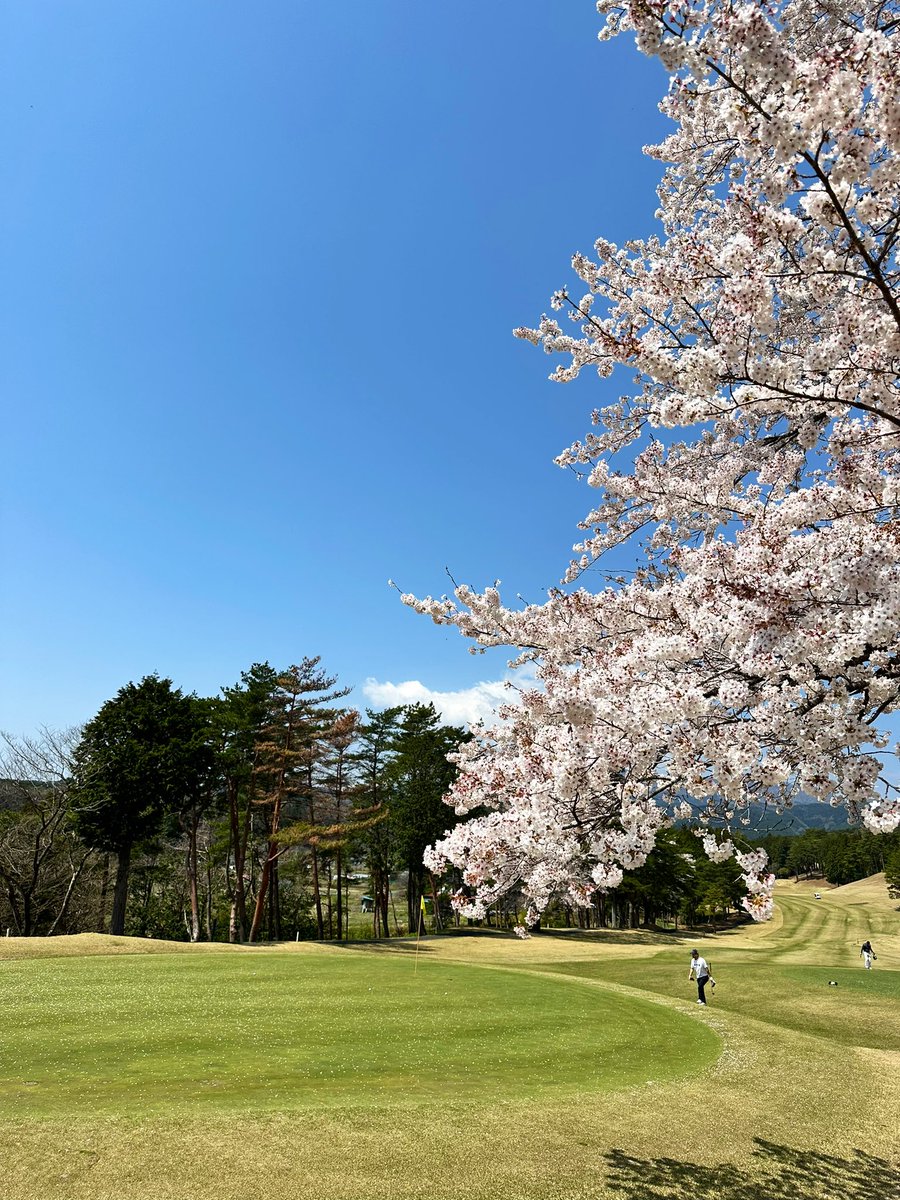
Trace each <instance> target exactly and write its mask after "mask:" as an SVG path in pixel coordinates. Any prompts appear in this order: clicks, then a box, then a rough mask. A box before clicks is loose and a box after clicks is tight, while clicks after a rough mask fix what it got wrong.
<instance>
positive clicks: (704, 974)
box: [688, 950, 709, 1004]
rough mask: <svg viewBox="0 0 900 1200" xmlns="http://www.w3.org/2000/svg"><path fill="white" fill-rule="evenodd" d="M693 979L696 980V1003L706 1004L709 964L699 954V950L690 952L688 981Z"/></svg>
mask: <svg viewBox="0 0 900 1200" xmlns="http://www.w3.org/2000/svg"><path fill="white" fill-rule="evenodd" d="M691 976H693V977H694V979H696V980H697V1003H698V1004H705V1003H706V985H707V984H708V983H709V963H708V962H707V961H706V959H705V958H703V956H702V955H701V954H700V951H699V950H692V951H691V969H690V970H689V971H688V979H690V978H691Z"/></svg>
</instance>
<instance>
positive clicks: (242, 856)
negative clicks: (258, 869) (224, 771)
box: [228, 779, 250, 942]
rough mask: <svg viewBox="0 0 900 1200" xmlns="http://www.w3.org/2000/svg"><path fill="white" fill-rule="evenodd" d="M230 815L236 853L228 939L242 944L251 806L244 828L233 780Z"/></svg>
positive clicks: (248, 807)
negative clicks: (245, 869) (245, 868)
mask: <svg viewBox="0 0 900 1200" xmlns="http://www.w3.org/2000/svg"><path fill="white" fill-rule="evenodd" d="M228 813H229V817H230V821H231V848H232V851H233V853H234V902H233V907H232V914H233V915H232V921H231V926H230V928H229V931H228V937H229V940H230V941H232V942H235V941H237V942H242V941H244V939H245V938H246V936H247V892H246V889H245V887H244V866H245V864H246V861H247V841H248V834H249V826H250V805H249V803H248V805H247V811H246V813H245V814H244V817H245V819H244V822H243V828H242V823H241V819H240V818H241V814H240V791H239V788H238V785H237V782H236V781H235V780H233V779H229V781H228Z"/></svg>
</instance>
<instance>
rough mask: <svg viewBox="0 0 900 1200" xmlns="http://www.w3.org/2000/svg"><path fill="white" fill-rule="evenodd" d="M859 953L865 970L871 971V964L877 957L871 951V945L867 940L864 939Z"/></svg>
mask: <svg viewBox="0 0 900 1200" xmlns="http://www.w3.org/2000/svg"><path fill="white" fill-rule="evenodd" d="M859 952H860V954H861V955H862V956H863V963H864V964H865V968H866V970H867V971H871V970H872V963H873V961H874V960H875V959H876V958H877V957H878V955H877V954H876V953H875V951H874V950H873V949H872V943H871V942H870V941H869V939H868V938H866V940H865V941H864V942H863V944H862V945H861V946H860V948H859Z"/></svg>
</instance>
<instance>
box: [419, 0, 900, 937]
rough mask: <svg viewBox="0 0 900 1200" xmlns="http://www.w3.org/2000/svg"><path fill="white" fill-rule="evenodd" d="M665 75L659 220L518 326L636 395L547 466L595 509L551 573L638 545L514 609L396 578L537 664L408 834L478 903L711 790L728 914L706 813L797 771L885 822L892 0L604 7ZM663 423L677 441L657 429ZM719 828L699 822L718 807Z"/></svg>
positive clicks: (591, 262)
mask: <svg viewBox="0 0 900 1200" xmlns="http://www.w3.org/2000/svg"><path fill="white" fill-rule="evenodd" d="M598 9H599V11H600V12H601V14H603V15H604V17H605V20H606V24H605V27H604V31H603V33H602V35H601V36H602V37H603V38H606V37H610V36H613V35H614V34H617V33H620V32H623V31H626V30H630V31H632V32H633V33H634V36H635V38H636V40H637V44H638V47H639V48H640V49H641V50H642V51H643V52H644V53H647V54H652V55H656V56H657V57H659V58H660V59H661V60H662V62H663V63H664V64H665V66H666V67H667V68H668V69H669V70H670V71H671V72H672V77H671V83H670V88H669V93H668V96H667V97H666V99H665V101H664V102H663V105H662V108H663V111H664V112H665V113H667V114H668V116H670V117H671V118H672V120H673V122H674V123H675V129H674V132H673V133H672V134H671V136H669V137H668V138H667V139H666V140H665V141H664V142H663V143H662V144H661V145H660V146H656V147H651V148H649V150H648V153H650V154H651V155H653V156H654V157H656V158H658V159H660V160H661V161H664V162H666V163H668V164H669V165H668V166H667V168H666V170H665V173H664V175H663V179H662V183H661V185H660V188H659V203H660V208H659V214H658V215H659V217H660V220H661V230H662V232H661V234H660V235H659V236H657V237H653V238H650V239H647V240H644V241H633V242H629V243H627V244H626V245H625V246H623V247H618V246H615V245H613V244H612V243H610V242H608V241H606V240H604V239H599V240H598V241H597V242H596V243H595V245H594V251H593V255H590V256H588V255H583V254H577V255H576V256H575V258H574V260H573V266H574V270H575V273H576V275H577V276H578V278H579V281H580V286H581V288H582V289H584V294H583V296H582V297H581V298H580V299H571V298H570V296H569V293H568V291H567V290H561V291H558V292H557V293H555V295H554V296H553V299H552V302H551V303H552V308H553V309H554V310H555V311H559V312H562V311H565V312H567V314H568V317H569V318H571V324H572V328H571V330H570V331H569V332H567V331H566V330H565V329H564V327H563V325H562V324H561V323H560V321H559V320H557V319H556V318H555V317H549V316H544V317H543V318H542V319H541V321H540V323H539V325H538V326H537V327H536V328H534V329H520V330H517V331H516V332H517V334H518V336H521V337H524V338H526V339H528V340H530V341H532V342H534V343H535V344H537V345H540V346H542V347H543V349H544V350H545V351H546V352H547V353H550V354H554V355H556V354H561V355H563V356H564V359H565V361H564V363H563V365H561V366H559V367H558V368H557V369H556V370H555V371H554V373H553V376H552V378H554V379H556V380H559V381H567V380H570V379H574V378H575V377H576V376H578V375H579V374H580V372H581V371H582V370H583V369H584V368H585V367H591V368H594V369H595V370H596V371H597V372H598V373H599V374H600V375H601V376H604V377H605V376H608V375H609V374H610V373H611V372H612V371H613V370H614V368H615V367H616V366H625V367H627V368H628V370H629V371H630V372H631V373H632V375H635V374H636V375H637V378H638V380H639V383H640V387H639V389H638V390H637V391H636V392H635V393H634V394H632V395H629V396H625V397H623V398H622V399H621V400H620V401H619V402H618V403H616V404H612V405H608V406H606V407H605V408H603V409H601V410H599V411H597V412H595V413H594V416H593V428H592V430H591V432H590V433H589V434H588V435H587V436H585V437H584V438H582V439H581V440H579V441H576V442H575V443H573V444H572V445H571V446H569V447H568V448H567V449H566V450H564V451H563V452H562V453H561V454H560V455H559V456H558V458H557V462H558V463H559V464H560V465H562V466H565V467H569V468H573V469H575V470H577V471H579V472H582V473H583V474H584V475H585V476H586V477H587V479H588V481H589V483H590V484H591V486H592V487H594V488H595V489H596V492H597V500H596V503H595V504H594V505H593V507H592V509H591V511H590V513H589V514H588V515H587V516H586V518H585V520H584V521H583V523H582V531H583V537H582V538H581V540H580V541H579V543H578V544H577V545H576V546H575V557H574V558H573V559H572V561H571V563H570V565H569V568H568V571H567V573H566V577H565V582H566V583H569V584H573V583H575V582H576V581H578V580H579V579H580V578H581V577H582V576H583V575H584V573H585V572H586V571H589V570H591V569H595V568H596V564H597V563H598V561H599V560H600V559H601V558H602V556H603V555H604V554H605V553H606V552H607V551H608V550H610V549H611V548H613V547H622V546H624V545H627V544H632V545H633V547H634V552H635V554H636V555H640V556H641V558H642V566H641V568H640V570H638V572H637V573H636V575H635V576H634V578H633V579H631V580H630V581H628V582H626V581H625V580H623V579H618V580H616V581H614V582H611V583H609V584H607V586H605V587H603V588H602V589H600V590H588V589H587V588H586V587H583V586H582V587H579V588H578V589H577V590H574V591H565V590H559V591H555V592H553V593H552V594H551V595H550V596H549V598H548V600H547V601H546V603H544V604H541V605H529V606H527V607H525V608H508V607H506V606H505V605H504V604H503V603H502V601H501V597H500V594H499V591H498V590H497V588H496V587H491V588H487V589H485V590H484V591H483V592H477V591H475V590H473V589H471V588H469V587H465V586H463V587H459V588H457V590H456V592H455V595H454V596H453V597H441V598H439V599H433V598H431V597H426V598H424V599H417V598H415V597H412V596H405V597H404V600H405V602H406V603H408V604H410V605H411V606H412V607H414V608H415V609H417V610H418V611H420V612H423V613H427V614H428V615H430V616H431V617H432V618H433V619H434V620H435V621H436V622H438V623H439V624H451V625H455V626H456V627H457V628H458V629H459V631H460V633H462V634H463V635H464V636H466V637H468V638H470V639H472V641H473V643H474V645H475V646H476V647H487V646H497V645H503V646H511V647H515V648H517V650H518V651H519V654H520V658H519V660H518V661H525V660H530V661H533V662H534V663H535V667H536V677H537V685H536V686H535V687H534V688H533V689H532V690H531V691H529V692H527V693H525V694H524V695H523V696H522V698H521V703H520V704H518V705H516V706H510V707H509V708H508V709H507V710H505V711H504V713H503V714H502V716H503V719H502V720H501V722H500V723H498V724H497V725H496V726H495V727H494V728H492V729H489V730H482V731H480V734H479V736H478V737H476V739H475V740H474V741H473V742H471V743H470V744H468V745H466V746H464V747H463V748H462V749H461V751H460V753H459V765H460V775H459V779H458V781H457V783H456V785H455V787H454V789H453V792H452V794H451V796H450V797H449V800H450V802H451V803H452V804H453V805H454V806H455V808H456V810H457V812H459V813H461V814H473V813H475V812H476V810H477V815H473V816H470V817H469V819H468V820H467V821H465V822H464V823H462V824H460V825H459V826H458V827H457V828H456V829H455V830H454V831H453V832H452V833H450V834H449V835H448V837H446V838H445V839H444V840H443V841H441V842H440V843H438V845H437V846H435V847H433V848H432V850H431V851H430V852H429V858H428V863H429V866H430V867H431V868H432V869H433V870H437V869H440V868H442V867H444V866H446V865H447V864H453V865H455V866H457V867H459V868H461V870H462V871H463V879H464V884H465V886H464V889H463V892H462V893H461V894H460V896H459V897H458V898H457V904H458V906H459V907H460V908H461V909H462V910H463V911H465V912H468V913H469V914H470V915H473V916H478V915H482V914H483V912H484V911H486V909H487V907H489V906H490V904H492V903H493V902H494V901H495V900H496V898H497V897H498V896H499V895H500V894H501V893H503V892H504V891H507V890H509V889H510V888H513V887H521V888H523V889H524V891H525V893H526V895H527V897H528V900H529V902H530V904H531V905H532V908H533V912H534V914H537V913H539V912H540V911H541V910H542V909H543V908H544V907H546V905H547V904H548V903H549V901H550V900H551V898H553V897H554V896H559V895H564V896H566V897H567V898H568V899H569V900H570V901H571V902H573V903H576V904H577V903H581V904H587V903H591V899H592V897H593V895H594V894H595V893H596V892H597V891H598V890H600V891H604V890H606V889H609V888H613V887H615V886H616V885H617V884H618V883H619V882H620V881H621V878H622V872H623V871H624V870H627V869H630V868H633V867H637V866H640V865H641V864H642V863H643V862H644V861H645V860H646V857H647V855H648V854H649V853H650V851H651V850H652V848H653V846H654V844H655V839H656V836H657V833H658V831H659V830H660V828H662V827H663V826H665V825H666V824H668V823H670V822H671V820H673V819H674V818H676V817H678V816H682V817H684V816H685V815H687V813H690V812H693V809H691V808H690V807H687V808H686V806H685V797H686V796H687V797H690V798H691V799H692V800H693V801H694V802H695V803H696V802H700V803H702V805H703V806H704V808H703V814H702V815H703V819H704V821H705V824H706V828H705V831H701V832H702V833H703V834H704V836H703V838H702V840H703V843H704V846H705V848H706V850H707V853H709V855H710V857H712V858H714V859H716V860H719V861H722V860H724V859H726V858H729V857H732V856H733V857H735V858H736V860H737V863H738V865H739V867H740V869H741V872H742V874H743V877H744V879H745V882H746V884H747V898H746V900H745V907H746V908H747V910H748V911H749V912H750V913H751V915H752V916H753V917H754V918H756V919H765V918H766V917H768V916H769V915H770V913H771V887H772V877H771V875H769V874H768V873H767V872H766V869H765V859H764V856H762V855H761V854H760V853H758V852H753V853H749V854H742V853H741V852H740V850H738V849H736V846H735V842H734V841H733V835H729V833H728V832H727V831H728V830H731V829H734V828H740V827H741V825H742V824H744V825H746V824H747V823H748V822H749V819H750V818H749V816H748V813H749V810H750V806H751V804H753V803H760V802H762V803H766V804H770V805H775V806H779V807H780V806H784V807H789V806H790V805H791V803H792V802H793V800H794V799H795V798H796V796H797V795H798V794H800V793H803V794H805V795H807V796H810V797H813V798H815V799H817V800H819V801H822V802H823V803H827V804H831V805H834V806H845V807H846V808H847V810H848V812H849V813H850V814H851V816H852V817H854V818H860V819H862V820H863V821H864V822H865V824H866V826H867V827H868V828H870V829H873V830H882V831H889V830H891V829H893V828H896V827H897V826H898V825H900V803H898V800H897V798H896V789H894V788H893V787H892V784H891V783H890V780H889V778H888V777H887V776H886V774H885V772H884V769H883V759H884V756H885V753H886V747H887V740H888V739H887V732H886V730H885V729H884V727H883V719H884V717H885V716H887V715H888V714H890V713H891V712H894V711H896V709H897V707H898V697H900V521H898V514H900V380H898V376H900V287H898V282H900V263H898V259H897V248H898V239H900V156H898V153H897V151H898V149H900V54H898V51H897V47H896V42H895V34H894V29H895V25H896V24H897V22H896V12H895V6H894V5H893V4H884V3H883V2H878V3H874V2H872V0H861V2H860V3H858V4H850V5H844V4H833V3H830V0H746V2H744V3H740V2H724V0H697V2H691V0H685V2H684V3H680V4H669V3H666V2H664V0H619V2H617V3H613V0H600V3H599V4H598ZM663 429H666V430H677V431H678V433H677V434H662V433H661V432H660V431H661V430H663ZM719 827H724V828H725V830H726V833H725V834H724V835H719V834H716V833H714V832H713V829H714V828H715V829H719Z"/></svg>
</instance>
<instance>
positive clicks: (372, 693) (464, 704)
mask: <svg viewBox="0 0 900 1200" xmlns="http://www.w3.org/2000/svg"><path fill="white" fill-rule="evenodd" d="M507 681H509V682H511V683H513V684H515V685H518V686H520V687H521V686H523V685H528V686H533V682H534V680H533V673H532V671H531V669H530V668H528V669H523V670H521V671H514V672H511V673H510V674H509V675H508V676H507V678H506V679H496V680H485V681H484V682H483V683H476V684H474V685H473V686H472V687H469V688H462V689H460V690H459V691H457V692H441V691H437V690H436V689H435V688H430V687H426V685H425V684H424V683H420V682H419V680H418V679H407V680H404V681H403V682H402V683H390V682H385V683H381V682H380V681H379V680H377V679H367V680H366V681H365V683H364V684H363V686H362V691H363V695H364V696H365V697H366V699H367V700H368V701H369V703H370V705H371V707H372V708H391V707H392V706H394V705H397V704H433V705H434V707H435V708H436V709H437V711H438V712H439V713H440V715H441V720H442V722H443V723H444V724H445V725H474V724H475V723H476V722H477V721H485V722H486V723H488V724H491V723H492V722H493V721H494V720H495V719H496V716H497V709H498V708H499V707H500V705H501V704H514V703H515V700H516V691H515V688H514V687H508V686H507Z"/></svg>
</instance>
